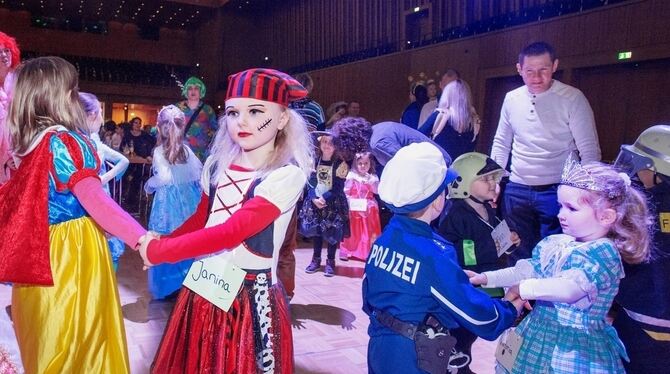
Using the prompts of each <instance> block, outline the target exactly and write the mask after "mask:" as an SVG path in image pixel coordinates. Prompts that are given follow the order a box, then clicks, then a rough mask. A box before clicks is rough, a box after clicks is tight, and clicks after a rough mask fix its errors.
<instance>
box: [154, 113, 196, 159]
mask: <svg viewBox="0 0 670 374" xmlns="http://www.w3.org/2000/svg"><path fill="white" fill-rule="evenodd" d="M185 127H186V118H185V117H184V113H183V112H182V111H181V109H179V108H177V107H176V106H174V105H168V106H165V107H163V109H161V110H160V112H158V118H157V119H156V128H157V129H158V139H157V140H158V144H160V145H162V146H163V155H165V159H166V160H167V161H168V162H169V163H170V165H174V164H183V163H185V162H186V159H187V158H188V152H187V151H186V146H185V145H184V128H185Z"/></svg>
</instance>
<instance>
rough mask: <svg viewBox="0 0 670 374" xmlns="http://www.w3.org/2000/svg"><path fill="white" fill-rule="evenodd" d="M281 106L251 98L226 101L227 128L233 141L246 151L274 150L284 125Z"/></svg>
mask: <svg viewBox="0 0 670 374" xmlns="http://www.w3.org/2000/svg"><path fill="white" fill-rule="evenodd" d="M283 113H284V109H283V107H282V106H281V105H279V104H276V103H273V102H269V101H262V100H257V99H250V98H241V97H240V98H233V99H228V100H226V116H225V119H226V127H227V128H228V134H229V135H230V137H231V138H232V140H233V141H234V142H235V143H237V144H239V145H240V147H241V148H242V149H243V150H244V151H247V152H249V151H253V150H256V149H261V148H262V149H266V148H269V149H272V148H274V144H275V138H276V137H277V133H278V130H279V127H280V124H281V123H282V114H283Z"/></svg>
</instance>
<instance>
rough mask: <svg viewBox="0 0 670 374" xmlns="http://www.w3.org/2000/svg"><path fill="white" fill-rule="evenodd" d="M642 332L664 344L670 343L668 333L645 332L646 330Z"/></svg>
mask: <svg viewBox="0 0 670 374" xmlns="http://www.w3.org/2000/svg"><path fill="white" fill-rule="evenodd" d="M642 331H644V332H646V333H647V335H649V336H650V337H651V338H652V339H654V340H659V341H662V342H670V334H668V333H665V332H656V331H649V330H645V329H642Z"/></svg>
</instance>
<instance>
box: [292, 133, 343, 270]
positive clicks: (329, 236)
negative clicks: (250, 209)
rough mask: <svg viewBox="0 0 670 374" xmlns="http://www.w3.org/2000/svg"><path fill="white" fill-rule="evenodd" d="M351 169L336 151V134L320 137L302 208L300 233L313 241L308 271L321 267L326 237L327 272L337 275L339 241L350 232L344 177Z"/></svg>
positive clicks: (326, 134)
mask: <svg viewBox="0 0 670 374" xmlns="http://www.w3.org/2000/svg"><path fill="white" fill-rule="evenodd" d="M348 172H349V167H348V166H347V163H346V162H344V161H343V160H342V159H340V158H339V157H338V156H337V155H336V154H335V146H334V145H333V137H332V136H331V135H330V134H329V133H325V134H324V135H321V136H320V137H319V159H318V160H317V162H316V170H315V171H314V172H313V173H312V175H311V176H310V178H309V183H308V185H307V187H306V189H307V193H306V194H305V196H306V197H305V201H304V203H303V205H302V209H301V210H300V221H301V222H300V233H301V234H302V235H303V236H305V237H311V238H312V243H313V245H314V255H313V256H312V262H310V264H309V265H307V268H306V269H305V272H306V273H308V274H312V273H316V272H317V271H318V270H319V269H320V268H321V251H322V250H323V241H324V240H325V241H326V246H327V247H328V258H327V259H326V268H325V270H324V275H325V276H326V277H332V276H334V275H335V252H337V245H338V243H340V242H341V241H342V239H344V238H345V237H348V236H349V230H350V229H349V206H348V204H347V197H346V195H345V194H344V181H345V178H346V176H347V173H348Z"/></svg>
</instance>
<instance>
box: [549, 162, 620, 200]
mask: <svg viewBox="0 0 670 374" xmlns="http://www.w3.org/2000/svg"><path fill="white" fill-rule="evenodd" d="M624 183H625V180H624ZM561 184H562V185H566V186H572V187H576V188H580V189H583V190H589V191H596V192H602V193H605V194H606V195H607V197H609V198H610V199H612V198H615V197H619V195H620V193H619V192H618V191H613V190H611V189H608V188H607V187H606V186H604V185H602V184H598V183H596V181H595V179H593V176H592V175H591V171H589V170H587V169H585V168H583V167H582V164H581V163H580V162H579V161H578V160H577V158H576V157H575V156H574V155H573V154H572V153H571V154H570V156H568V159H567V160H565V164H564V165H563V173H562V174H561ZM628 185H629V184H628Z"/></svg>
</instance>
